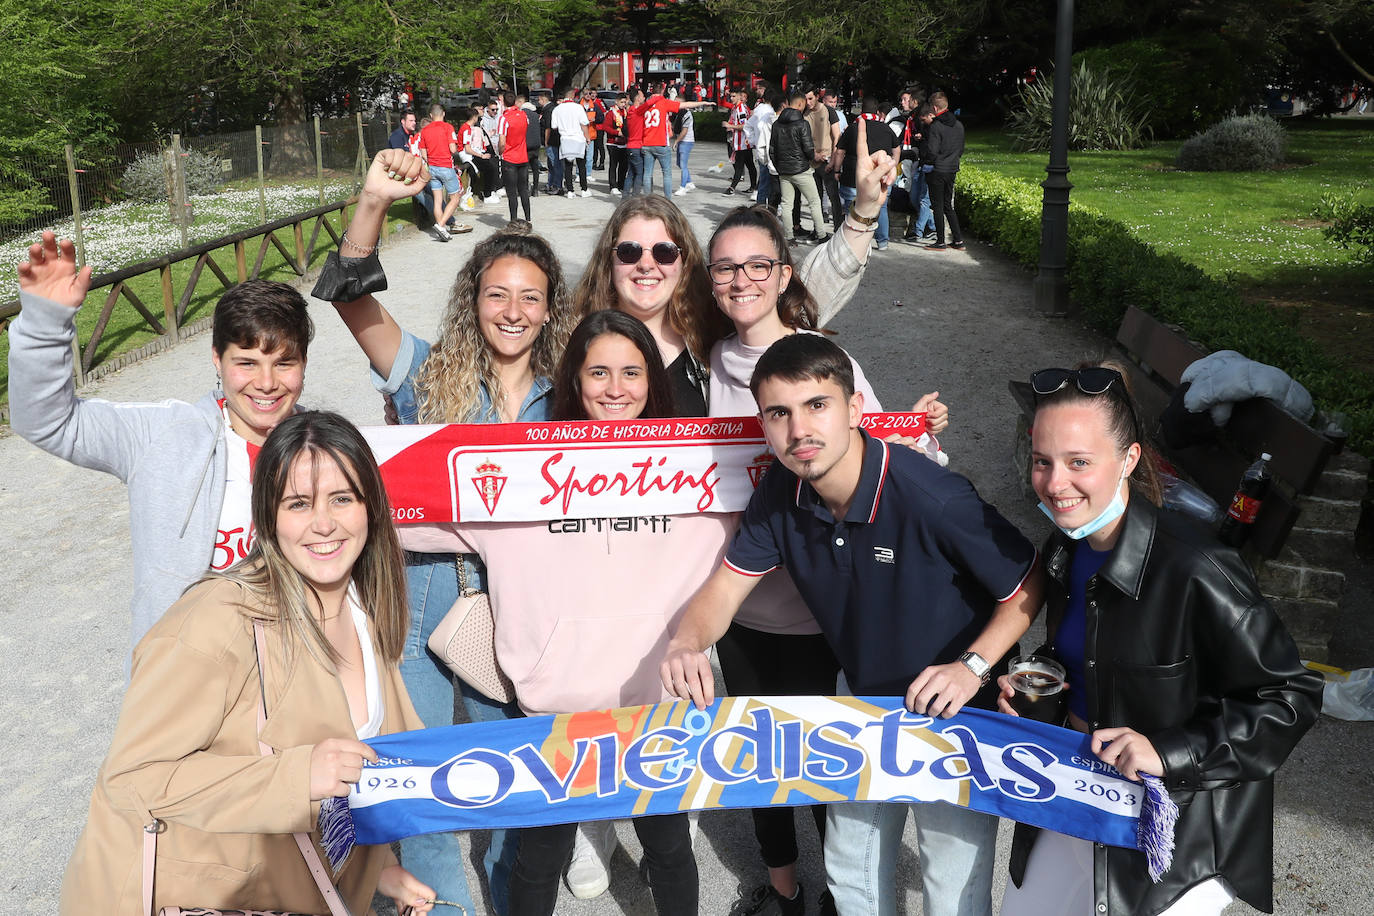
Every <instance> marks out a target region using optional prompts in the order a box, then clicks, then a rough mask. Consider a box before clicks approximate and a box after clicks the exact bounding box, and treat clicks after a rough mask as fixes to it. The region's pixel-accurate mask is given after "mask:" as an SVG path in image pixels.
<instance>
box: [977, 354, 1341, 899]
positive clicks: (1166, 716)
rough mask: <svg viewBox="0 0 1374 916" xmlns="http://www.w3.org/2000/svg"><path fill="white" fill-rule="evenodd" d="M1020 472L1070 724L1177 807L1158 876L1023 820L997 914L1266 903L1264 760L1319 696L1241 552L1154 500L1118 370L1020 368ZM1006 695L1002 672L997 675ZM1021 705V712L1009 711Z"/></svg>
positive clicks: (1279, 757)
mask: <svg viewBox="0 0 1374 916" xmlns="http://www.w3.org/2000/svg"><path fill="white" fill-rule="evenodd" d="M1031 380H1032V385H1033V387H1034V388H1035V392H1036V400H1037V405H1036V414H1035V420H1034V425H1033V427H1032V428H1033V435H1032V448H1031V481H1032V484H1033V485H1034V487H1035V492H1036V495H1038V496H1039V497H1040V501H1041V507H1040V508H1041V511H1043V512H1045V514H1046V515H1048V516H1049V517H1050V519H1051V520H1052V521H1053V522H1054V524H1055V526H1056V527H1057V528H1058V529H1059V530H1058V531H1056V532H1055V533H1054V534H1052V535H1051V536H1050V538H1049V540H1048V541H1047V542H1046V545H1045V549H1044V553H1043V556H1044V562H1045V569H1046V573H1047V595H1048V599H1047V607H1048V612H1047V618H1046V626H1047V632H1048V633H1049V634H1050V644H1049V647H1048V648H1047V650H1046V651H1048V652H1049V653H1050V654H1053V655H1055V656H1056V657H1058V658H1059V659H1060V661H1061V662H1063V663H1064V665H1065V667H1066V669H1067V670H1068V677H1067V680H1068V682H1069V685H1070V686H1069V689H1068V692H1069V701H1070V702H1069V710H1070V712H1069V723H1068V724H1069V727H1072V728H1076V729H1078V730H1079V731H1083V732H1088V733H1090V734H1091V735H1092V736H1093V740H1092V747H1093V751H1094V753H1096V754H1097V756H1098V757H1099V758H1101V759H1102V760H1103V761H1104V762H1106V763H1109V764H1111V765H1113V766H1115V767H1116V768H1117V769H1118V770H1119V771H1120V772H1121V774H1122V775H1123V776H1125V777H1126V778H1128V779H1135V780H1139V779H1140V777H1141V774H1150V775H1152V776H1157V777H1159V778H1161V779H1162V780H1163V781H1164V785H1165V787H1166V788H1167V789H1168V791H1169V793H1170V795H1171V796H1172V798H1173V799H1174V801H1175V802H1177V803H1178V806H1179V810H1180V814H1179V819H1178V824H1177V828H1176V830H1175V843H1176V847H1175V851H1174V858H1173V863H1172V865H1171V866H1170V867H1169V868H1168V869H1167V870H1166V871H1165V872H1164V874H1163V875H1162V876H1161V878H1160V880H1159V881H1158V882H1157V883H1155V882H1152V881H1151V880H1150V878H1149V875H1148V874H1147V870H1146V862H1145V856H1144V855H1143V854H1142V853H1140V852H1137V851H1135V850H1131V849H1121V848H1116V847H1107V846H1103V845H1095V844H1092V843H1087V842H1085V841H1082V840H1077V839H1074V838H1071V837H1066V836H1063V835H1061V834H1057V833H1053V832H1051V831H1036V830H1035V829H1033V828H1029V827H1026V826H1025V825H1021V824H1018V825H1017V829H1016V836H1015V840H1014V842H1013V846H1012V856H1011V877H1012V881H1011V883H1010V884H1008V887H1007V894H1006V897H1005V899H1004V901H1003V905H1002V913H1003V916H1019V914H1029V913H1034V914H1036V916H1044V914H1051V913H1065V914H1068V913H1074V914H1086V913H1095V914H1132V916H1134V914H1141V916H1154V914H1159V913H1172V914H1183V913H1187V914H1190V916H1191V914H1212V913H1220V912H1221V911H1222V910H1223V909H1225V907H1226V906H1227V905H1228V904H1229V903H1230V902H1231V901H1232V900H1233V899H1234V898H1235V897H1240V898H1241V899H1242V900H1244V901H1245V902H1247V903H1249V904H1250V905H1252V906H1254V907H1256V908H1258V909H1261V910H1264V911H1265V912H1270V911H1271V910H1272V908H1273V900H1272V883H1273V881H1272V870H1273V863H1272V859H1273V776H1274V772H1275V771H1276V770H1277V769H1278V768H1279V765H1280V764H1282V763H1283V761H1284V760H1285V759H1286V758H1287V757H1288V754H1289V753H1290V752H1291V751H1292V749H1293V747H1294V746H1295V745H1296V744H1297V742H1298V740H1299V739H1300V738H1301V737H1302V735H1303V733H1304V732H1306V731H1307V729H1308V728H1309V727H1310V726H1311V724H1312V723H1313V721H1315V720H1316V717H1317V712H1318V711H1319V709H1320V706H1321V687H1322V682H1321V678H1320V677H1318V676H1317V675H1315V674H1313V673H1311V672H1309V671H1308V670H1307V669H1305V668H1304V667H1303V666H1302V664H1301V662H1300V661H1299V660H1298V652H1297V648H1296V646H1294V644H1293V641H1292V639H1291V638H1290V637H1289V635H1288V633H1287V631H1286V630H1285V629H1284V626H1283V623H1282V622H1281V621H1280V620H1279V618H1278V616H1277V615H1276V614H1275V613H1274V611H1273V609H1272V608H1270V606H1269V605H1268V603H1267V602H1266V601H1265V600H1264V598H1263V597H1262V596H1261V595H1260V593H1259V590H1258V588H1257V587H1256V584H1255V579H1254V576H1253V574H1252V573H1251V571H1250V568H1249V567H1248V566H1247V565H1246V563H1245V561H1244V560H1243V559H1242V558H1241V556H1240V555H1239V554H1238V553H1237V552H1236V551H1235V550H1232V549H1230V548H1228V547H1224V546H1222V545H1221V544H1220V543H1219V542H1218V541H1217V540H1216V538H1215V537H1213V536H1212V534H1211V533H1210V532H1208V531H1205V530H1203V529H1201V528H1199V527H1197V526H1195V525H1194V524H1193V523H1192V522H1191V521H1190V520H1188V519H1186V518H1184V517H1182V516H1179V515H1176V514H1174V513H1172V512H1169V511H1164V510H1161V509H1159V508H1157V507H1156V503H1157V502H1158V492H1159V489H1158V481H1157V479H1156V477H1155V474H1154V471H1153V468H1152V467H1151V463H1150V461H1149V456H1148V453H1145V452H1143V451H1142V444H1141V440H1142V438H1143V436H1142V435H1141V433H1140V423H1139V420H1138V418H1137V417H1138V415H1137V412H1136V410H1135V408H1134V405H1133V404H1132V402H1131V399H1130V394H1129V392H1128V391H1127V390H1126V385H1125V382H1124V380H1123V378H1122V376H1121V374H1120V373H1119V372H1117V371H1116V370H1115V369H1112V368H1108V367H1102V366H1089V367H1084V368H1080V369H1076V370H1066V369H1045V370H1042V371H1040V372H1037V373H1035V375H1033V376H1032V377H1031ZM1002 692H1003V699H1002V703H1001V706H1002V710H1003V711H1004V712H1008V713H1012V710H1011V707H1010V706H1008V705H1007V702H1006V700H1007V698H1009V697H1010V696H1011V693H1012V691H1011V688H1010V686H1009V685H1008V683H1007V681H1006V678H1003V679H1002ZM1012 714H1014V713H1012Z"/></svg>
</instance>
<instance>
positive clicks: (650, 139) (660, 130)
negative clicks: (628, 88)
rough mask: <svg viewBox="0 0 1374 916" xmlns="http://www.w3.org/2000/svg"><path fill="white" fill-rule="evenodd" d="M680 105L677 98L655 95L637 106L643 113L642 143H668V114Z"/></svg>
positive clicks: (648, 144)
mask: <svg viewBox="0 0 1374 916" xmlns="http://www.w3.org/2000/svg"><path fill="white" fill-rule="evenodd" d="M681 107H682V103H681V102H679V101H678V100H677V99H665V98H664V97H663V96H661V95H656V96H654V97H653V98H651V99H649V100H648V101H647V102H645V103H644V104H643V105H641V106H639V109H640V111H642V112H643V113H644V145H645V146H667V145H668V116H669V115H670V114H673V113H674V112H676V111H677V110H678V109H679V108H681Z"/></svg>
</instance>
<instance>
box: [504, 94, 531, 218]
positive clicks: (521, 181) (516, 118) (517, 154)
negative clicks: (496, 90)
mask: <svg viewBox="0 0 1374 916" xmlns="http://www.w3.org/2000/svg"><path fill="white" fill-rule="evenodd" d="M502 100H503V101H504V102H505V110H504V111H502V112H501V117H500V118H498V119H497V121H496V146H497V148H498V149H500V151H501V162H502V163H504V165H503V166H502V169H501V176H502V178H503V179H504V181H505V186H506V203H507V204H508V205H509V206H510V218H511V222H514V221H515V198H516V195H517V194H518V195H519V196H520V204H521V206H522V207H524V210H525V221H526V222H528V221H529V219H530V155H529V150H528V149H527V148H526V146H525V136H526V133H527V132H528V130H529V120H528V119H527V118H526V116H525V112H524V111H522V110H521V109H519V108H516V107H515V93H513V92H506V93H503V94H502Z"/></svg>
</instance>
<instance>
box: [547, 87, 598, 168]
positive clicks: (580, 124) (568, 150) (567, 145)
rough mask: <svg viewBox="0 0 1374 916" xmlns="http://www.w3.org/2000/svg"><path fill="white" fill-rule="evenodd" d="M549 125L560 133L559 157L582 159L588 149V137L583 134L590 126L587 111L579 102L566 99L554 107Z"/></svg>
mask: <svg viewBox="0 0 1374 916" xmlns="http://www.w3.org/2000/svg"><path fill="white" fill-rule="evenodd" d="M549 124H550V126H551V127H553V129H554V130H556V131H558V157H559V158H560V159H578V158H580V157H581V156H582V154H583V153H584V152H585V151H586V149H587V137H586V135H585V134H584V133H583V132H582V129H583V128H584V127H586V126H587V124H588V121H587V110H586V109H585V108H583V107H582V106H581V104H579V103H577V102H572V101H569V100H567V99H564V100H563V101H561V102H559V103H558V104H557V105H555V106H554V109H553V117H552V118H550V119H549Z"/></svg>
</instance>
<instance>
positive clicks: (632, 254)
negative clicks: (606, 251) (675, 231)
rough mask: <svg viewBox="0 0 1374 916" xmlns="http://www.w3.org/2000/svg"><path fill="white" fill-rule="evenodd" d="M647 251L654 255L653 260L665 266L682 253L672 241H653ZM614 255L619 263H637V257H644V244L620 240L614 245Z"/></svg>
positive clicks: (674, 260) (674, 261) (673, 261)
mask: <svg viewBox="0 0 1374 916" xmlns="http://www.w3.org/2000/svg"><path fill="white" fill-rule="evenodd" d="M649 253H650V254H652V255H653V256H654V260H655V261H657V262H658V263H659V264H663V265H665V266H666V265H668V264H673V263H676V262H677V259H678V257H679V256H680V255H681V254H682V252H681V251H680V250H679V249H678V247H677V246H676V245H674V244H673V243H672V242H654V245H653V247H652V248H650V249H649ZM615 256H616V260H618V261H620V263H621V264H638V263H639V259H640V258H642V257H644V246H643V245H641V244H639V243H638V242H621V243H620V244H618V245H616V246H615Z"/></svg>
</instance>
